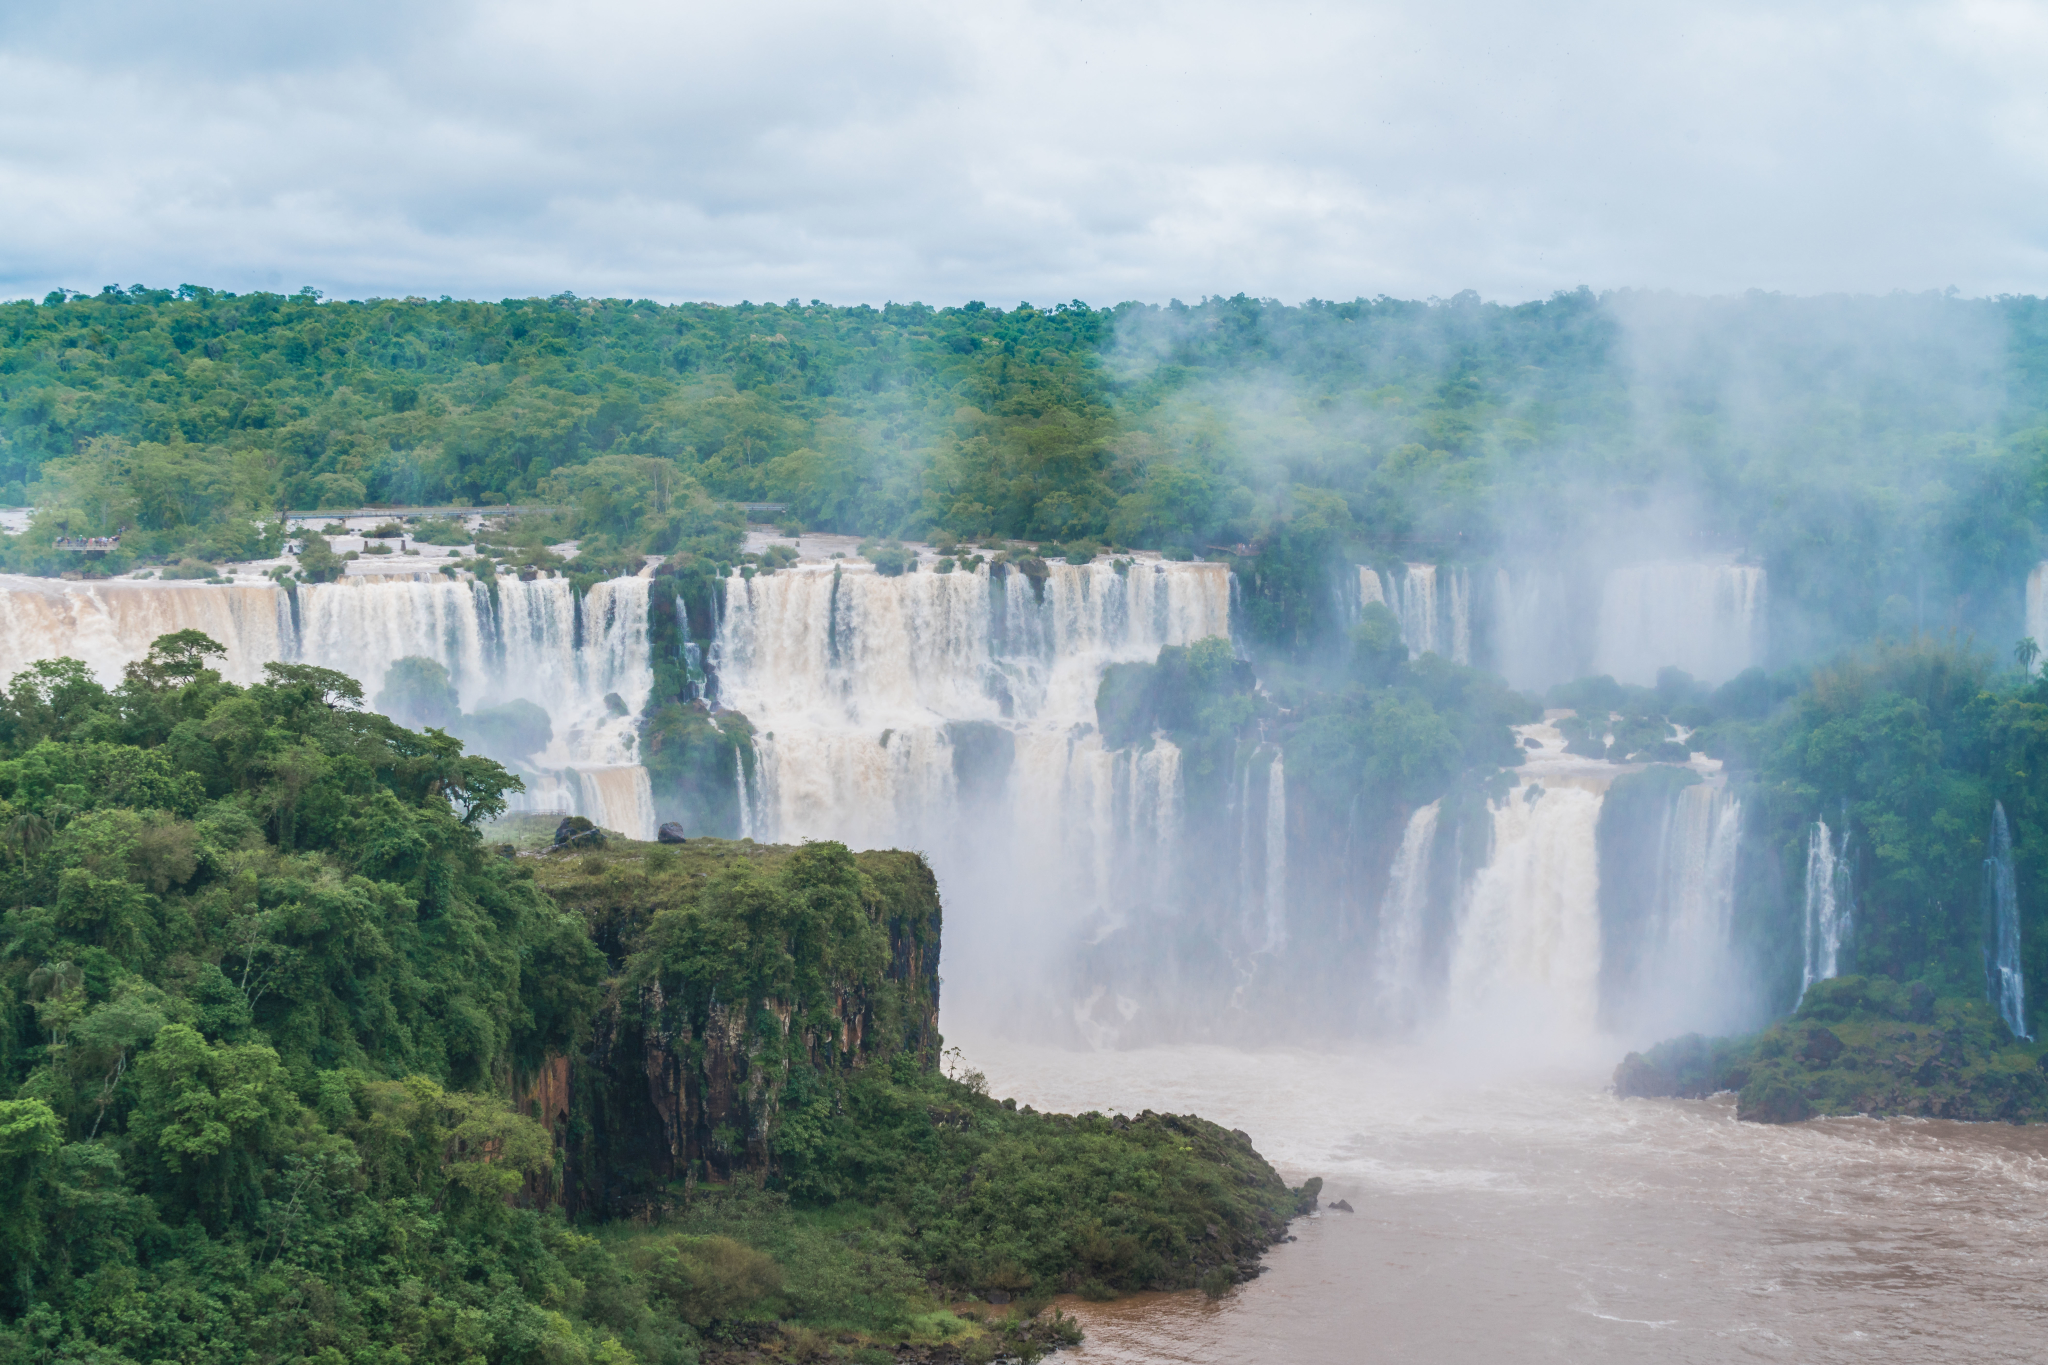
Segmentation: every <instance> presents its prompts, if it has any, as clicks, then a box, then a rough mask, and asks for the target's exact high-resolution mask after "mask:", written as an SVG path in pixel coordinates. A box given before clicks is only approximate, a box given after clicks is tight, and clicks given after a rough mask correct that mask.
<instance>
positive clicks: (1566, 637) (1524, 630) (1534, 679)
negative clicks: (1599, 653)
mask: <svg viewBox="0 0 2048 1365" xmlns="http://www.w3.org/2000/svg"><path fill="white" fill-rule="evenodd" d="M1488 605H1489V610H1488V612H1487V616H1488V618H1489V621H1490V623H1491V627H1492V629H1491V635H1490V639H1491V642H1492V657H1493V661H1494V667H1495V668H1496V669H1497V670H1498V671H1499V672H1500V674H1501V676H1502V677H1504V678H1506V679H1507V681H1508V685H1509V686H1510V687H1515V688H1520V689H1523V690H1525V691H1537V692H1540V691H1541V690H1543V689H1544V688H1546V687H1549V686H1550V685H1551V684H1553V683H1560V682H1568V681H1570V680H1571V679H1573V678H1576V677H1578V676H1580V675H1581V674H1583V673H1584V672H1585V671H1586V670H1585V668H1584V666H1583V660H1582V659H1581V658H1580V657H1579V651H1578V649H1577V648H1576V647H1575V645H1574V642H1573V638H1572V629H1571V625H1572V621H1571V598H1570V593H1569V591H1568V590H1567V588H1566V582H1565V576H1564V575H1563V574H1562V573H1559V572H1557V571H1555V570H1551V569H1542V568H1538V569H1520V568H1517V569H1496V570H1494V573H1493V599H1492V601H1491V603H1489V604H1488Z"/></svg>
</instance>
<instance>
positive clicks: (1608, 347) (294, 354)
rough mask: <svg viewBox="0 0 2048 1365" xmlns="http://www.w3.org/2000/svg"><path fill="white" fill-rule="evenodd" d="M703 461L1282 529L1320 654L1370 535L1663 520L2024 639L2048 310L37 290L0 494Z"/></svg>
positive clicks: (1259, 561) (1253, 603)
mask: <svg viewBox="0 0 2048 1365" xmlns="http://www.w3.org/2000/svg"><path fill="white" fill-rule="evenodd" d="M690 489H701V490H702V491H703V492H705V493H707V494H709V495H710V496H711V497H713V498H719V499H740V500H756V501H772V502H785V503H788V504H789V505H790V507H791V509H792V513H793V515H794V516H795V517H796V518H797V519H799V520H801V521H802V522H803V523H804V524H805V525H807V526H810V527H812V528H815V529H833V530H843V531H850V532H856V533H859V534H864V535H875V536H891V535H913V534H917V535H924V534H935V533H941V532H943V533H947V534H951V535H955V536H959V537H974V536H980V535H984V534H987V533H997V534H1000V535H1004V536H1009V537H1023V538H1029V539H1033V540H1040V541H1044V540H1051V541H1056V542H1058V543H1060V544H1063V545H1064V544H1071V543H1073V542H1076V541H1083V542H1087V543H1089V544H1095V543H1110V544H1124V545H1132V546H1138V547H1144V548H1155V549H1171V550H1175V551H1177V552H1181V553H1209V552H1211V551H1210V547H1242V551H1243V552H1242V554H1241V556H1240V562H1241V564H1242V567H1243V568H1244V570H1245V573H1244V581H1245V585H1246V592H1247V608H1248V611H1247V626H1248V630H1249V631H1251V632H1253V633H1254V634H1255V635H1256V636H1257V637H1258V638H1259V639H1260V640H1262V641H1264V642H1266V643H1267V644H1268V645H1269V646H1276V647H1284V648H1290V649H1298V648H1307V647H1310V646H1312V645H1313V644H1314V642H1316V641H1317V640H1319V639H1321V638H1323V637H1325V636H1327V635H1328V634H1329V633H1330V631H1331V630H1332V629H1333V627H1334V624H1335V623H1334V622H1333V620H1332V613H1333V608H1332V604H1331V602H1330V600H1329V594H1328V592H1327V589H1326V586H1325V582H1324V578H1325V576H1324V573H1323V568H1324V564H1325V561H1327V560H1328V559H1329V558H1331V557H1332V556H1333V555H1335V554H1337V553H1338V552H1339V551H1340V550H1344V551H1348V552H1349V553H1351V554H1352V555H1353V556H1354V557H1368V556H1379V557H1387V556H1400V555H1406V556H1408V557H1410V558H1427V559H1432V560H1453V561H1460V562H1469V561H1477V560H1482V559H1484V558H1485V557H1487V556H1490V555H1500V554H1509V553H1512V554H1515V555H1518V556H1520V557H1522V558H1524V559H1528V558H1532V557H1542V556H1546V555H1557V554H1565V553H1571V552H1574V551H1575V550H1577V549H1578V548H1580V547H1583V546H1584V545H1585V544H1586V543H1587V542H1588V541H1589V539H1592V540H1599V541H1614V540H1617V539H1625V538H1626V537H1627V536H1629V535H1632V534H1634V535H1648V536H1652V537H1654V541H1653V543H1654V546H1655V548H1656V550H1657V551H1658V552H1660V553H1669V552H1671V551H1672V550H1673V549H1675V548H1679V547H1703V548H1709V549H1718V550H1729V551H1739V552H1741V553H1744V554H1746V555H1748V556H1750V557H1751V558H1753V559H1755V560H1756V561H1758V562H1761V563H1763V564H1765V565H1766V566H1767V567H1768V569H1769V571H1770V574H1771V580H1772V583H1773V585H1774V588H1773V594H1772V609H1773V612H1774V613H1775V619H1774V621H1773V629H1772V639H1773V641H1774V648H1776V649H1778V650H1779V651H1780V652H1781V653H1785V654H1786V655H1787V656H1788V657H1789V656H1791V655H1793V654H1798V655H1801V656H1807V655H1812V654H1814V653H1816V652H1819V651H1825V650H1828V649H1833V648H1838V647H1841V646H1843V645H1847V644H1854V643H1858V642H1861V641H1862V640H1865V639H1867V638H1869V637H1870V636H1872V635H1874V634H1876V633H1877V632H1878V631H1879V630H1880V629H1886V628H1889V629H1893V630H1896V629H1898V628H1900V627H1901V626H1907V625H1910V626H1916V627H1918V628H1921V629H1923V630H1937V629H1946V628H1947V627H1949V626H1952V625H1956V626H1961V627H1963V628H1965V629H1975V630H1977V631H1978V632H1979V633H1980V634H1984V635H1986V636H1987V637H1988V636H1993V635H1996V636H1997V637H1998V638H1999V639H2001V640H2003V639H2005V638H2007V637H2009V635H2010V634H2011V631H2010V625H2011V623H2012V622H2013V621H2015V620H2016V619H2017V605H2016V599H2017V593H2018V587H2017V584H2018V583H2019V582H2020V581H2021V580H2022V579H2023V578H2024V573H2025V569H2026V567H2027V566H2028V565H2030V564H2031V563H2032V562H2034V561H2035V560H2036V559H2038V558H2040V557H2041V549H2042V544H2043V540H2042V527H2043V525H2044V516H2048V304H2044V303H2043V302H2042V301H2041V300H2039V299H2034V298H2024V297H2023V298H2001V299H1960V298H1949V297H1941V296H1933V295H1928V296H1906V295H1899V296H1892V297H1888V298H1818V299H1790V298H1782V297H1778V296H1774V295H1750V296H1745V297H1741V298H1730V299H1716V300H1698V299H1684V298H1676V297H1671V296H1663V295H1652V294H1636V293H1627V292H1623V293H1616V294H1608V295H1600V296H1596V295H1593V294H1591V293H1590V292H1585V291H1581V292H1578V293H1573V294H1565V295H1560V296H1558V297H1555V298H1552V299H1549V300H1546V301H1543V302H1538V303H1530V304H1523V305H1518V306H1504V305H1497V304H1488V303H1484V302H1482V301H1480V300H1479V299H1477V298H1476V297H1473V296H1470V295H1460V296H1458V297H1456V298H1453V299H1449V300H1442V301H1432V302H1427V303H1420V302H1403V301H1399V300H1394V299H1386V298H1380V299H1370V300H1368V299H1359V300H1354V301H1352V302H1349V303H1325V302H1310V303H1307V304H1303V305H1300V306H1283V305H1281V304H1278V303H1274V302H1270V301H1264V300H1256V299H1249V298H1244V297H1238V298H1230V299H1222V298H1218V299H1210V300H1207V301H1205V302H1203V303H1201V304H1199V305H1193V306H1184V305H1181V304H1178V303H1175V304H1172V305H1170V306H1167V307H1164V308H1160V307H1152V306H1148V305H1139V304H1123V305H1120V306H1118V307H1115V308H1095V307H1090V306H1088V305H1086V304H1083V303H1079V302H1075V303H1071V304H1062V305H1060V306H1058V307H1054V308H1036V307H1033V306H1030V305H1019V306H1017V307H1016V308H1012V309H1008V310H1004V309H999V308H990V307H986V306H984V305H982V304H978V303H974V304H968V305H967V306H965V307H961V308H943V309H936V308H930V307H926V306H924V305H919V304H890V305H886V306H884V307H881V308H874V307H867V306H860V307H828V306H824V305H820V304H817V303H812V304H809V305H804V304H802V303H800V302H799V301H797V300H794V299H792V300H790V301H789V302H788V303H786V304H741V305H739V306H736V307H721V306H713V305H708V304H684V305H674V306H663V305H658V304H654V303H651V302H647V301H645V300H641V301H631V300H624V299H612V300H592V299H578V298H574V297H572V296H568V295H563V296H559V297H556V298H551V299H512V300H506V301H505V302H503V303H495V304H491V303H472V302H460V301H449V300H443V301H441V302H438V303H435V302H428V301H426V300H421V299H404V300H371V301H366V302H322V301H320V299H319V297H318V296H317V295H316V294H314V293H313V292H311V291H301V293H299V294H297V295H290V296H284V295H277V294H246V295H240V296H236V295H233V294H229V293H225V292H220V291H215V290H211V289H206V288H200V287H195V286H183V287H180V288H179V289H177V290H175V291H173V290H169V289H151V288H144V287H141V286H137V287H135V288H132V289H125V290H124V289H119V288H113V287H110V288H108V289H106V290H104V291H102V292H101V293H99V294H97V295H90V296H87V295H66V294H62V293H55V294H52V295H51V297H50V298H49V299H47V300H45V301H43V302H42V303H35V302H30V301H23V302H18V303H13V304H5V305H0V502H5V501H10V500H11V501H14V502H17V503H27V502H32V503H34V504H35V505H36V506H37V507H39V508H41V509H44V511H43V513H42V517H41V520H40V523H39V526H38V530H37V534H36V535H33V536H31V537H28V538H27V539H26V540H22V541H18V542H15V543H10V544H9V545H8V546H7V548H6V551H5V556H6V559H7V563H8V565H9V566H11V567H16V568H26V569H30V570H32V571H43V572H49V571H54V569H55V568H56V567H58V565H57V564H56V562H55V556H54V555H52V554H51V552H50V551H49V549H48V541H49V538H50V536H52V535H54V534H55V533H57V532H58V531H69V532H71V533H74V534H108V533H111V532H113V531H114V530H116V529H119V528H121V527H123V526H125V527H128V528H130V536H131V539H130V540H128V541H124V550H127V551H128V553H130V554H140V555H141V556H143V557H145V558H150V557H166V556H168V557H170V558H177V557H179V556H180V555H190V556H193V557H196V558H199V559H204V560H216V559H219V558H223V557H232V556H246V555H248V554H250V553H252V552H253V551H255V550H256V549H257V548H258V547H259V544H260V538H261V536H262V534H263V532H262V531H261V529H260V528H259V527H257V526H256V525H255V524H254V523H253V521H252V517H253V516H255V515H257V514H267V513H274V512H275V511H277V510H278V509H280V508H282V507H291V508H320V507H327V508H338V507H345V506H355V505H359V504H362V503H364V502H365V501H375V502H386V503H406V504H434V503H442V502H448V501H464V502H475V503H488V502H493V501H498V502H515V503H535V502H539V503H545V504H549V505H558V506H566V507H570V508H572V509H573V512H572V513H571V515H570V517H569V519H568V520H569V523H570V524H569V525H568V526H567V528H566V529H568V530H570V531H572V532H575V533H579V534H582V535H584V536H586V537H593V536H594V537H599V538H601V539H603V540H605V541H607V542H613V543H617V544H619V545H622V546H623V545H629V544H630V545H631V546H632V547H633V548H636V549H637V548H648V549H651V550H653V551H656V552H661V553H666V552H668V551H670V550H672V549H674V548H676V547H677V545H678V544H680V543H683V542H685V541H687V540H689V539H690V538H691V537H693V536H696V535H699V534H701V533H702V530H703V528H702V527H701V526H699V525H697V524H696V522H697V519H696V518H693V517H691V516H688V515H682V514H679V513H678V511H677V509H678V508H679V507H681V508H683V509H684V511H685V512H687V510H688V509H689V507H690V506H691V505H692V504H691V500H690V498H689V496H688V492H689V490H690ZM130 547H132V549H131V548H130ZM118 558H119V557H117V560H118ZM117 566H118V563H115V564H110V565H109V566H108V567H109V568H112V567H117Z"/></svg>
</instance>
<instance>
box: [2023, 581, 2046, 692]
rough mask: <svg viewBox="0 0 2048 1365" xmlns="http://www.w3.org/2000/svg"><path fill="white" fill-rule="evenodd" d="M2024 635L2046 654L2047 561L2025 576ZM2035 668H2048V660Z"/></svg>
mask: <svg viewBox="0 0 2048 1365" xmlns="http://www.w3.org/2000/svg"><path fill="white" fill-rule="evenodd" d="M2025 634H2026V636H2027V638H2028V639H2030V640H2032V641H2033V642H2034V643H2035V644H2037V645H2039V646H2041V649H2042V650H2043V652H2044V653H2048V560H2043V561H2042V562H2041V563H2039V564H2036V565H2035V566H2034V571H2033V572H2032V573H2030V574H2028V575H2027V616H2026V625H2025ZM2035 667H2036V668H2048V660H2044V661H2043V662H2042V663H2039V664H2036V665H2035Z"/></svg>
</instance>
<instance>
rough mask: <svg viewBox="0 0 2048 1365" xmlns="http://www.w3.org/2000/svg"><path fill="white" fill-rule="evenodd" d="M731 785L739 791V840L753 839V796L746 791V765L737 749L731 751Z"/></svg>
mask: <svg viewBox="0 0 2048 1365" xmlns="http://www.w3.org/2000/svg"><path fill="white" fill-rule="evenodd" d="M732 776H733V783H734V785H735V786H736V787H737V788H738V791H739V797H740V800H739V806H740V838H742V839H751V838H753V837H754V794H753V793H752V792H750V791H748V790H747V764H746V759H745V757H744V756H743V755H742V754H741V753H740V751H739V750H738V749H734V750H733V751H732Z"/></svg>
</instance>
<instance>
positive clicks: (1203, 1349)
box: [955, 1039, 2048, 1365]
mask: <svg viewBox="0 0 2048 1365" xmlns="http://www.w3.org/2000/svg"><path fill="white" fill-rule="evenodd" d="M955 1041H961V1040H955ZM964 1044H965V1048H966V1053H967V1056H968V1058H969V1059H970V1061H971V1062H972V1063H973V1064H974V1065H976V1066H979V1067H981V1068H983V1069H985V1070H986V1072H987V1073H988V1076H989V1081H990V1088H991V1090H992V1092H993V1093H996V1094H999V1095H1012V1096H1015V1097H1016V1098H1017V1099H1018V1100H1019V1101H1020V1102H1024V1103H1029V1104H1033V1105H1036V1106H1037V1107H1039V1108H1041V1109H1050V1110H1057V1111H1065V1112H1073V1111H1076V1110H1087V1109H1100V1110H1102V1111H1103V1112H1105V1113H1108V1112H1126V1113H1133V1112H1136V1111H1138V1110H1141V1109H1146V1108H1150V1109H1154V1110H1161V1111H1172V1112H1181V1113H1185V1112H1189V1111H1193V1112H1197V1113H1200V1114H1202V1115H1204V1116H1205V1117H1208V1118H1211V1119H1214V1120H1215V1121H1217V1122H1219V1123H1223V1124H1226V1125H1228V1126H1231V1127H1237V1128H1242V1129H1244V1130H1245V1131H1246V1132H1248V1133H1249V1134H1250V1135H1251V1136H1252V1139H1253V1141H1254V1143H1255V1144H1256V1145H1257V1146H1258V1148H1259V1150H1260V1151H1261V1152H1262V1153H1264V1154H1265V1155H1266V1157H1267V1158H1268V1159H1269V1160H1271V1161H1273V1162H1274V1164H1275V1165H1277V1166H1279V1167H1280V1168H1281V1170H1282V1171H1283V1172H1284V1173H1285V1174H1286V1175H1287V1176H1288V1178H1289V1179H1290V1181H1299V1180H1301V1179H1304V1178H1306V1177H1307V1176H1309V1175H1320V1176H1322V1177H1323V1178H1324V1180H1325V1182H1326V1185H1325V1188H1324V1192H1323V1193H1324V1198H1325V1199H1326V1200H1334V1199H1340V1198H1341V1199H1348V1200H1349V1201H1350V1202H1351V1203H1352V1204H1353V1205H1354V1206H1356V1208H1357V1210H1358V1211H1357V1213H1355V1214H1351V1215H1346V1214H1342V1213H1327V1214H1324V1215H1322V1216H1320V1217H1317V1218H1313V1219H1302V1220H1297V1222H1296V1223H1295V1225H1294V1228H1293V1231H1294V1232H1295V1234H1296V1235H1297V1237H1298V1238H1299V1240H1298V1241H1296V1242H1294V1243H1292V1244H1286V1245H1282V1246H1280V1247H1278V1248H1276V1249H1275V1250H1274V1251H1273V1252H1272V1253H1271V1255H1270V1256H1269V1258H1268V1264H1269V1266H1270V1269H1269V1271H1268V1273H1267V1274H1266V1275H1264V1276H1263V1277H1261V1278H1260V1279H1258V1280H1256V1281H1254V1282H1253V1283H1252V1284H1249V1285H1245V1286H1242V1287H1240V1288H1238V1289H1237V1290H1235V1291H1233V1292H1232V1293H1231V1294H1230V1295H1229V1296H1227V1297H1226V1298H1225V1299H1224V1300H1223V1301H1222V1302H1220V1303H1214V1304H1212V1303H1210V1302H1209V1301H1207V1300H1206V1299H1204V1298H1203V1297H1202V1296H1201V1295H1200V1294H1199V1293H1187V1294H1164V1295H1162V1294H1153V1295H1140V1296H1137V1297H1135V1298H1132V1299H1127V1300H1122V1301H1119V1302H1117V1303H1112V1304H1103V1305H1095V1304H1085V1303H1075V1304H1073V1305H1070V1307H1071V1308H1072V1310H1073V1311H1075V1312H1077V1313H1078V1314H1080V1315H1081V1316H1082V1318H1083V1320H1084V1323H1085V1325H1086V1327H1087V1330H1088V1334H1089V1337H1088V1340H1087V1342H1086V1343H1085V1344H1084V1345H1083V1346H1082V1347H1080V1348H1079V1349H1078V1350H1076V1351H1075V1352H1073V1353H1072V1356H1071V1358H1073V1359H1076V1360H1080V1361H1100V1362H1126V1361H1182V1362H1219V1365H1220V1362H1226V1361H1227V1362H1250V1361H1276V1362H1278V1361H1288V1362H1311V1363H1314V1362H1326V1361H1327V1362H1336V1361H1346V1362H1351V1361H1382V1360H1384V1361H1429V1362H1451V1363H1453V1365H1455V1363H1456V1362H1465V1361H1471V1362H1482V1361H1484V1362H1488V1363H1489V1365H1496V1363H1499V1362H1517V1361H1553V1360H1555V1361H1616V1362H1620V1361H1666V1360H1670V1361H1702V1362H1705V1361H1750V1360H1768V1361H1779V1360H1783V1361H1802V1362H1814V1361H1820V1362H1826V1361H1843V1362H1849V1361H1859V1362H1862V1361H1901V1362H1904V1361H1915V1362H1921V1361H1934V1360H1944V1359H1968V1360H1972V1361H2038V1360H2041V1359H2042V1358H2043V1356H2044V1353H2048V1347H2044V1343H2048V1290H2044V1288H2043V1285H2042V1280H2043V1275H2044V1272H2048V1254H2044V1248H2048V1226H2044V1215H2048V1129H2041V1128H2013V1127H2009V1126H2006V1125H1993V1124H1956V1123H1944V1122H1930V1121H1914V1120H1897V1119H1893V1120H1884V1121H1877V1120H1868V1119H1830V1120H1821V1121H1816V1122H1812V1123H1806V1124H1800V1125H1795V1126H1790V1127H1767V1126H1763V1125H1758V1124H1745V1123H1738V1122H1737V1121H1736V1119H1735V1113H1734V1106H1733V1103H1732V1101H1731V1100H1730V1099H1729V1097H1725V1096H1724V1097H1720V1098H1718V1099H1713V1100H1706V1101H1697V1102H1688V1101H1649V1100H1626V1101H1624V1100H1617V1099H1615V1098H1614V1097H1613V1096H1612V1095H1611V1094H1608V1093H1607V1091H1606V1089H1605V1086H1606V1080H1607V1076H1608V1074H1609V1072H1610V1071H1611V1067H1612V1063H1613V1060H1614V1056H1615V1055H1618V1054H1616V1053H1615V1051H1614V1049H1615V1048H1616V1047H1618V1046H1619V1045H1616V1044H1607V1043H1596V1042H1587V1043H1585V1044H1583V1045H1581V1046H1579V1047H1577V1048H1574V1049H1570V1050H1568V1051H1567V1052H1566V1053H1564V1054H1563V1060H1551V1061H1548V1062H1545V1061H1541V1060H1538V1059H1537V1057H1536V1056H1533V1055H1532V1056H1527V1057H1519V1058H1518V1057H1516V1056H1514V1055H1513V1052H1514V1047H1513V1045H1512V1044H1503V1045H1501V1046H1499V1047H1498V1048H1496V1049H1494V1050H1492V1051H1488V1050H1487V1046H1486V1044H1485V1043H1484V1041H1483V1040H1476V1039H1475V1040H1468V1041H1467V1042H1466V1043H1464V1044H1463V1045H1456V1044H1450V1043H1445V1044H1442V1045H1440V1046H1437V1047H1434V1048H1430V1047H1416V1048H1412V1049H1380V1050H1374V1051H1368V1052H1358V1053H1347V1054H1324V1053H1308V1052H1239V1051H1234V1050H1231V1049H1227V1048H1214V1047H1188V1048H1158V1049H1148V1050H1139V1051H1128V1052H1070V1051H1063V1050H1056V1049H1049V1048H1032V1047H1022V1046H1018V1045H1014V1044H1006V1043H999V1042H995V1041H992V1040H982V1039H968V1040H964Z"/></svg>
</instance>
